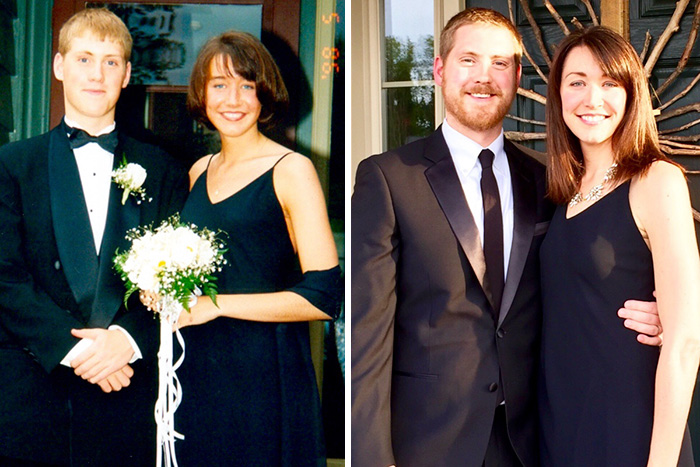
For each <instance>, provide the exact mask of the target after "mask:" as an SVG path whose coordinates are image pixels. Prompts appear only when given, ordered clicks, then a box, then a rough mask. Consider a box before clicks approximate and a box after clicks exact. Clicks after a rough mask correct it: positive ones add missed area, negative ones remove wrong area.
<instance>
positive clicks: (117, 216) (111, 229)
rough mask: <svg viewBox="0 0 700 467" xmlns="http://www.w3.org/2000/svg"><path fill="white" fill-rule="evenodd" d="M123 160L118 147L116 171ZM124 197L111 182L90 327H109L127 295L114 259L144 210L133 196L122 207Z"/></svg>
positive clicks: (125, 247) (127, 245)
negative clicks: (114, 267) (114, 265)
mask: <svg viewBox="0 0 700 467" xmlns="http://www.w3.org/2000/svg"><path fill="white" fill-rule="evenodd" d="M120 146H121V145H120ZM121 160H122V157H121V150H120V148H119V147H117V150H116V151H115V155H114V167H115V168H116V167H117V166H118V165H119V164H120V163H121ZM121 198H122V189H121V188H120V187H119V186H117V185H116V184H115V183H112V184H111V186H110V189H109V211H108V212H107V222H106V224H105V233H104V236H103V237H102V245H101V247H100V265H99V276H98V280H97V292H96V294H95V302H94V305H93V308H92V314H91V315H90V322H89V325H90V326H91V327H107V326H108V325H109V324H110V323H111V322H112V320H113V319H114V315H115V314H116V313H117V311H118V310H119V307H120V306H121V304H122V302H123V300H124V292H126V289H125V288H124V282H122V280H121V279H120V277H119V275H118V274H117V273H116V272H115V271H114V269H113V267H112V264H113V263H112V260H113V259H114V253H115V252H116V251H117V249H119V251H124V250H126V249H127V248H128V247H129V241H128V240H127V239H126V232H127V231H128V230H129V229H132V228H134V227H138V226H139V219H140V212H141V210H140V207H139V206H138V205H137V204H136V201H135V199H134V197H133V196H129V197H128V198H127V200H126V203H125V204H124V205H122V202H121Z"/></svg>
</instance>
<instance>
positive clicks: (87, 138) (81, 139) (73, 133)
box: [67, 127, 118, 154]
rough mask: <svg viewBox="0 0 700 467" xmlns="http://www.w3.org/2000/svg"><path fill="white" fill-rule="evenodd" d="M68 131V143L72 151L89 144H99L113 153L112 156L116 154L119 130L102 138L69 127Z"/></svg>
mask: <svg viewBox="0 0 700 467" xmlns="http://www.w3.org/2000/svg"><path fill="white" fill-rule="evenodd" d="M67 129H68V142H69V143H70V147H71V148H72V149H75V148H79V147H81V146H85V145H86V144H88V143H97V144H99V145H100V147H101V148H102V149H104V150H105V151H108V152H111V153H112V154H114V151H115V150H116V149H117V142H118V138H117V130H113V131H112V132H110V133H106V134H104V135H100V136H92V135H90V134H88V133H87V132H86V131H85V130H81V129H80V128H71V127H68V128H67Z"/></svg>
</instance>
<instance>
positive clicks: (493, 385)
mask: <svg viewBox="0 0 700 467" xmlns="http://www.w3.org/2000/svg"><path fill="white" fill-rule="evenodd" d="M496 391H498V383H491V384H489V392H496Z"/></svg>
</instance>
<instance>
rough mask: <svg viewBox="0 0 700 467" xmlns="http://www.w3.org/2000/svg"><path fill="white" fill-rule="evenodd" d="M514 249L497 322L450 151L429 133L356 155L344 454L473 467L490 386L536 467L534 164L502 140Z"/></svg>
mask: <svg viewBox="0 0 700 467" xmlns="http://www.w3.org/2000/svg"><path fill="white" fill-rule="evenodd" d="M505 151H506V154H507V156H508V164H509V166H510V172H511V178H512V185H513V201H514V232H513V246H512V252H511V256H510V262H509V266H508V272H507V278H506V283H505V289H504V292H503V299H502V304H501V310H500V319H499V320H498V322H496V319H495V318H494V316H495V314H494V312H493V309H492V305H491V303H492V297H491V292H490V288H489V283H488V279H487V278H486V277H487V276H486V265H485V260H484V254H483V250H482V247H481V243H480V240H479V233H478V229H477V226H476V224H475V222H474V220H473V218H472V215H471V212H470V210H469V207H468V206H467V202H466V199H465V197H464V194H463V191H462V188H461V185H460V182H459V178H458V176H457V172H456V170H455V167H454V164H453V162H452V158H451V157H450V154H449V150H448V148H447V145H446V143H445V140H444V138H443V136H442V131H441V129H438V130H437V131H436V132H434V133H433V134H432V135H431V136H429V137H427V138H424V139H422V140H419V141H416V142H414V143H411V144H409V145H407V146H404V147H402V148H399V149H396V150H394V151H390V152H387V153H384V154H381V155H378V156H373V157H370V158H368V159H366V160H364V161H363V162H362V163H361V164H360V165H359V167H358V170H357V177H356V183H355V190H354V194H353V198H352V227H351V228H352V235H351V242H352V258H351V261H352V302H351V306H352V314H351V316H352V459H353V465H358V466H360V465H361V466H369V465H372V466H387V465H390V464H396V465H398V466H399V467H406V466H455V465H460V466H474V467H480V466H481V465H482V462H483V460H484V455H485V452H486V447H487V443H488V440H489V436H490V433H491V426H492V422H493V418H494V412H495V409H496V406H497V405H498V404H499V402H500V401H499V397H498V394H499V391H498V389H497V386H495V385H497V384H499V375H500V381H502V384H503V387H502V391H503V395H504V396H505V400H506V416H507V422H508V431H509V434H510V437H511V439H512V441H513V444H514V447H515V450H516V452H517V453H518V455H519V457H520V459H521V460H522V462H523V463H524V464H525V465H527V466H534V465H537V438H536V436H537V408H536V405H535V403H536V368H537V359H538V356H539V337H540V323H541V309H540V308H541V306H540V288H539V246H540V243H541V241H542V238H543V237H544V233H545V231H546V228H547V225H548V222H549V220H550V218H551V214H552V208H551V206H550V204H549V203H547V202H545V200H544V197H545V170H544V166H542V165H541V164H540V163H539V162H537V161H535V160H534V159H532V158H530V157H529V156H526V155H525V154H523V153H522V152H520V151H519V150H518V149H517V148H516V147H515V146H514V145H513V144H512V143H510V142H509V141H506V143H505Z"/></svg>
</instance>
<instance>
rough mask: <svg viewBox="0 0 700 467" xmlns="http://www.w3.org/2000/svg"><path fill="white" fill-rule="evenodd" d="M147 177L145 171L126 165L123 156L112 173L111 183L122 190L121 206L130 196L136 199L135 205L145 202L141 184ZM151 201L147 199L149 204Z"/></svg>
mask: <svg viewBox="0 0 700 467" xmlns="http://www.w3.org/2000/svg"><path fill="white" fill-rule="evenodd" d="M147 175H148V174H147V173H146V169H144V168H143V167H141V166H140V165H139V164H134V163H133V162H129V163H127V162H126V156H124V158H123V159H122V163H121V164H119V167H117V168H116V169H115V170H113V171H112V181H113V182H114V183H116V184H117V185H119V188H121V189H122V190H124V194H123V195H122V205H123V204H126V199H127V198H128V197H129V195H130V194H131V195H133V196H134V197H135V198H136V204H141V201H144V200H146V190H145V189H144V187H143V182H145V181H146V177H147ZM151 200H152V198H148V201H149V202H150V201H151Z"/></svg>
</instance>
